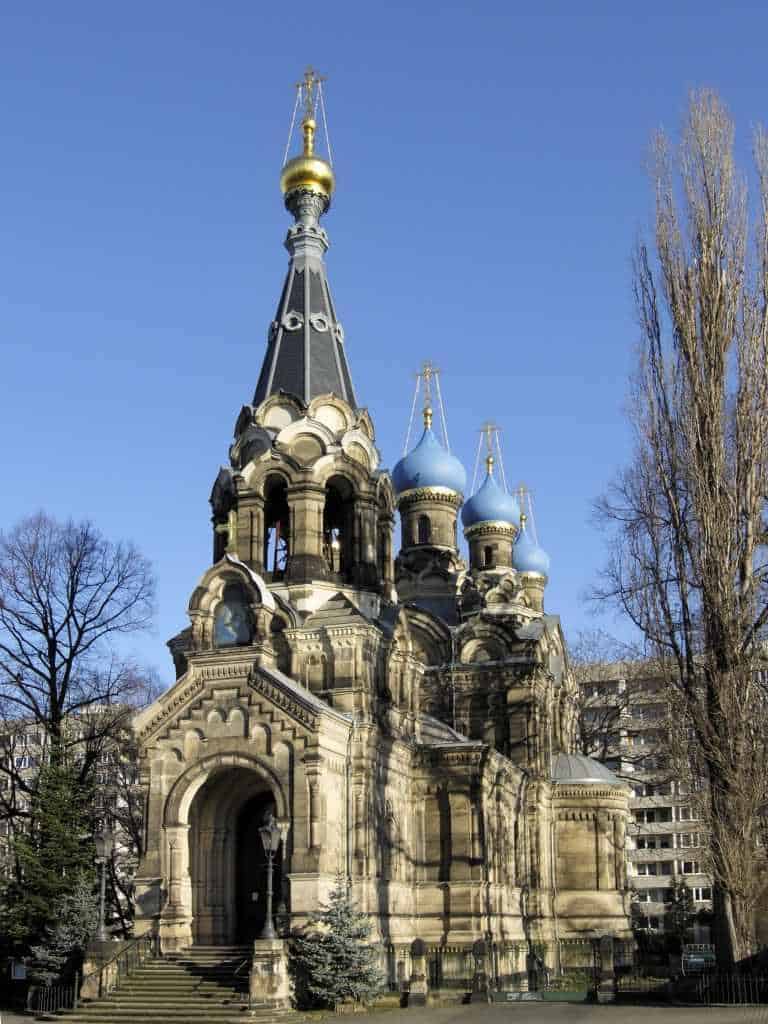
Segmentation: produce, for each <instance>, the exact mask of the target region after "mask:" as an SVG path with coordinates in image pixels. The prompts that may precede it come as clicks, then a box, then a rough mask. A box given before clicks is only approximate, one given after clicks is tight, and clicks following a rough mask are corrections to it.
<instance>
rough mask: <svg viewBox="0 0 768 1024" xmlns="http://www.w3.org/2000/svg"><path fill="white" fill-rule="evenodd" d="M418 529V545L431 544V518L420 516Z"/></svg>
mask: <svg viewBox="0 0 768 1024" xmlns="http://www.w3.org/2000/svg"><path fill="white" fill-rule="evenodd" d="M416 529H417V531H418V543H419V544H429V541H430V538H431V536H432V524H431V523H430V521H429V516H419V519H418V522H417V524H416Z"/></svg>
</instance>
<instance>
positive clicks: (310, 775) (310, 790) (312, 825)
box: [304, 754, 323, 851]
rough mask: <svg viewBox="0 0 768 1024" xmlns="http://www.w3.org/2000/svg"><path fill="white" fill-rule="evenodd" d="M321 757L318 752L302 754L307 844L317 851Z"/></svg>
mask: <svg viewBox="0 0 768 1024" xmlns="http://www.w3.org/2000/svg"><path fill="white" fill-rule="evenodd" d="M322 765H323V759H322V757H321V756H320V754H306V755H305V756H304V774H305V776H306V780H307V846H308V847H309V849H310V850H314V851H318V850H320V848H321V846H322V821H321V806H320V775H321V772H322Z"/></svg>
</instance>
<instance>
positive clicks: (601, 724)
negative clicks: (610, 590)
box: [568, 630, 634, 761]
mask: <svg viewBox="0 0 768 1024" xmlns="http://www.w3.org/2000/svg"><path fill="white" fill-rule="evenodd" d="M630 653H631V652H629V651H628V650H626V649H625V647H624V645H622V644H618V643H617V642H616V641H615V640H614V639H613V638H612V637H610V636H608V635H607V634H606V633H604V632H602V630H589V631H587V630H585V631H582V632H580V633H579V634H578V636H577V638H575V641H574V643H572V644H569V645H568V655H569V662H570V667H571V671H572V673H573V679H574V681H575V683H577V685H578V686H579V691H580V706H579V717H578V720H577V725H578V733H577V741H578V743H579V750H580V752H581V753H582V754H586V755H587V756H588V757H592V758H597V759H598V761H606V760H607V759H608V758H610V757H612V756H613V755H614V754H615V749H616V746H617V744H618V741H620V732H621V729H622V726H623V723H625V724H626V719H627V716H628V715H629V708H630V697H631V694H630V690H629V688H628V686H627V674H628V673H630V674H634V660H630V659H629V655H630Z"/></svg>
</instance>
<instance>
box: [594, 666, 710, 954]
mask: <svg viewBox="0 0 768 1024" xmlns="http://www.w3.org/2000/svg"><path fill="white" fill-rule="evenodd" d="M605 668H606V666H602V670H601V671H600V672H599V673H597V672H596V673H595V675H597V676H599V678H592V679H589V680H588V681H587V682H585V683H583V684H582V690H583V694H584V715H585V720H586V729H585V733H584V736H585V742H586V743H587V744H588V745H590V746H591V748H592V749H591V751H587V750H585V751H584V752H585V753H588V752H589V753H591V755H592V756H594V757H597V758H599V759H601V760H603V761H604V763H605V764H606V765H607V767H609V768H611V769H612V770H613V771H614V772H615V773H616V774H618V775H619V776H620V777H621V778H622V779H623V780H624V781H625V782H627V783H628V784H629V785H630V786H631V788H632V791H633V796H632V799H631V801H630V809H631V814H632V819H631V824H630V827H629V828H628V830H627V844H628V859H629V871H630V879H629V880H630V885H631V886H632V888H633V890H634V892H635V896H634V899H633V913H634V917H635V922H636V926H637V927H638V928H641V929H644V930H647V931H649V932H663V931H664V928H665V915H666V913H667V910H668V909H669V905H670V903H671V902H672V899H673V889H674V883H675V881H684V882H685V883H686V885H687V886H688V888H689V889H690V891H691V893H692V895H693V899H694V903H695V907H696V909H697V910H711V909H712V879H711V877H710V876H709V875H708V874H707V871H706V860H707V837H706V834H705V832H704V828H703V824H702V822H701V821H699V820H697V818H696V814H695V811H694V808H693V804H692V801H691V794H690V792H688V791H687V788H686V787H685V785H684V784H683V783H682V782H680V781H678V780H676V779H675V778H673V777H672V773H671V772H670V770H669V768H668V766H667V758H666V756H665V749H666V722H667V720H668V715H669V709H668V705H667V702H666V699H665V695H664V686H663V683H662V682H661V681H660V680H658V679H656V680H654V679H652V678H651V679H642V678H635V677H634V676H632V677H631V678H627V676H626V675H625V674H623V673H622V671H621V669H620V667H619V666H617V671H616V673H615V674H612V673H611V672H605ZM590 730H591V731H590ZM694 941H695V942H708V941H709V928H708V926H706V925H705V924H702V923H701V922H699V921H696V922H695V923H694Z"/></svg>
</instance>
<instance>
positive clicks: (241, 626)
mask: <svg viewBox="0 0 768 1024" xmlns="http://www.w3.org/2000/svg"><path fill="white" fill-rule="evenodd" d="M213 642H214V645H215V646H216V647H238V646H240V645H242V644H249V643H250V642H251V615H250V612H249V611H248V603H247V601H246V599H245V594H244V592H243V588H242V587H241V586H240V585H239V584H237V583H228V584H227V585H226V587H225V588H224V594H223V599H222V601H221V604H219V605H218V607H217V608H216V611H215V613H214V616H213Z"/></svg>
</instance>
